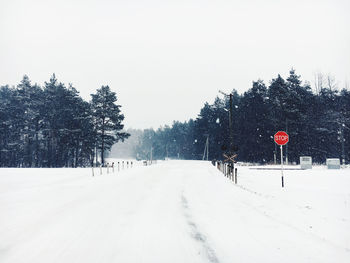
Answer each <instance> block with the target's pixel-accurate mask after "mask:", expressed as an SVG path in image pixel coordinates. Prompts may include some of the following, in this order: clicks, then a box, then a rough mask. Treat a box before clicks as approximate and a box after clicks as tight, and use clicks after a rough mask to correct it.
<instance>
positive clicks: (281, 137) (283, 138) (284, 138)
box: [274, 131, 289, 145]
mask: <svg viewBox="0 0 350 263" xmlns="http://www.w3.org/2000/svg"><path fill="white" fill-rule="evenodd" d="M274 140H275V143H277V144H278V145H285V144H287V142H288V141H289V136H288V134H287V133H286V132H284V131H279V132H277V133H276V134H275V136H274Z"/></svg>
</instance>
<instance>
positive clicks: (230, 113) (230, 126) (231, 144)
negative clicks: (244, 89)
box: [229, 93, 233, 151]
mask: <svg viewBox="0 0 350 263" xmlns="http://www.w3.org/2000/svg"><path fill="white" fill-rule="evenodd" d="M232 115H233V113H232V93H230V111H229V128H230V151H231V150H232V149H233V129H232Z"/></svg>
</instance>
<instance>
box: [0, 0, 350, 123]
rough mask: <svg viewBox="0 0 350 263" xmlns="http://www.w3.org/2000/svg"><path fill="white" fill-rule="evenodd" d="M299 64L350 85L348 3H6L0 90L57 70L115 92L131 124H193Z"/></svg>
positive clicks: (91, 88) (0, 5)
mask: <svg viewBox="0 0 350 263" xmlns="http://www.w3.org/2000/svg"><path fill="white" fill-rule="evenodd" d="M292 67H294V68H295V69H296V70H297V73H298V74H300V75H302V78H303V80H308V81H310V82H312V81H313V78H314V73H315V72H316V71H321V72H323V73H325V74H328V73H330V74H332V75H333V76H334V77H335V78H336V80H337V82H338V83H339V86H340V88H342V87H343V86H344V85H345V82H346V81H347V82H348V83H349V81H350V1H348V0H309V1H308V0H303V1H300V0H294V1H290V0H289V1H277V0H264V1H257V0H245V1H243V0H242V1H234V0H232V1H224V0H215V1H214V0H212V1H207V0H201V1H199V0H186V1H183V0H176V1H175V0H174V1H160V0H148V1H141V0H139V1H137V0H119V1H117V0H115V1H112V0H96V1H88V0H77V1H73V0H58V1H48V0H33V1H24V0H23V1H19V0H7V1H3V0H0V85H5V84H10V85H16V84H17V83H18V82H19V81H20V80H21V79H22V76H23V75H24V74H27V75H28V76H29V77H30V79H31V80H32V82H33V83H35V82H36V83H38V84H43V83H44V81H47V80H49V78H50V76H51V75H52V73H56V76H57V78H58V79H59V80H60V81H61V82H64V83H66V84H68V83H69V82H71V83H73V85H74V86H75V87H76V88H77V89H78V90H79V91H80V93H81V95H82V97H83V98H84V99H86V100H89V99H90V94H91V93H94V92H95V90H96V89H97V88H99V87H100V86H101V85H109V86H110V87H111V89H112V90H114V91H115V92H117V95H118V98H119V103H120V104H121V105H122V111H123V113H124V114H125V117H126V119H125V122H124V123H125V127H126V128H129V127H133V128H148V127H154V128H158V127H159V126H160V125H164V124H171V123H172V121H173V120H180V121H185V120H188V119H189V118H195V117H196V116H197V114H198V113H199V110H200V108H201V107H202V106H203V104H204V103H205V102H206V101H208V102H210V103H211V102H213V100H214V98H215V96H216V95H218V90H219V89H221V90H223V91H226V92H230V90H232V89H233V88H235V89H237V90H238V91H239V93H242V92H244V91H246V90H248V89H249V88H250V87H251V83H252V81H253V80H257V79H259V78H260V79H263V80H265V82H266V83H268V81H269V80H270V79H271V78H274V77H276V76H277V74H278V73H280V74H282V76H283V77H286V76H287V74H288V72H289V70H290V68H292Z"/></svg>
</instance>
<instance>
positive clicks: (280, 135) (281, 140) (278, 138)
mask: <svg viewBox="0 0 350 263" xmlns="http://www.w3.org/2000/svg"><path fill="white" fill-rule="evenodd" d="M274 140H275V143H277V144H278V145H280V147H281V176H282V177H281V179H282V188H283V187H284V178H283V145H285V144H287V143H288V141H289V136H288V134H287V133H286V132H284V131H278V132H277V133H276V134H275V136H274Z"/></svg>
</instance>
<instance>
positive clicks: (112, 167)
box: [112, 162, 114, 173]
mask: <svg viewBox="0 0 350 263" xmlns="http://www.w3.org/2000/svg"><path fill="white" fill-rule="evenodd" d="M112 169H113V173H114V162H112Z"/></svg>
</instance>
